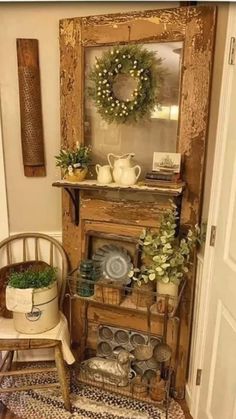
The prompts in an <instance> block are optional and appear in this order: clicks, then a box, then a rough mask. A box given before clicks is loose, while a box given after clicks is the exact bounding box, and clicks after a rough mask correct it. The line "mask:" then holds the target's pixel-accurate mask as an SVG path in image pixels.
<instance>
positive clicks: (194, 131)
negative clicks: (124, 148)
mask: <svg viewBox="0 0 236 419" xmlns="http://www.w3.org/2000/svg"><path fill="white" fill-rule="evenodd" d="M214 31H215V8H214V7H211V6H203V7H189V8H186V7H180V8H176V9H173V8H172V9H165V10H154V11H153V10H151V11H145V12H133V13H124V14H114V15H102V16H89V17H84V18H75V19H66V20H62V21H61V23H60V49H61V135H62V143H63V144H68V145H74V144H75V142H76V141H78V140H80V141H83V124H84V116H83V112H84V109H83V103H84V86H83V83H84V81H83V80H84V62H83V59H84V58H83V57H84V48H85V47H89V46H95V45H106V44H109V45H112V44H116V43H126V42H133V43H136V42H138V43H144V42H162V41H176V40H183V41H184V54H183V63H182V82H181V92H180V110H181V112H180V119H179V129H178V146H177V151H179V152H181V153H182V155H183V156H184V180H185V181H186V183H187V188H186V190H185V192H184V196H183V201H182V211H181V224H182V226H184V225H193V224H195V223H196V222H197V221H198V220H199V217H200V211H201V194H202V181H203V169H204V158H205V147H206V136H207V126H208V108H209V95H210V81H211V69H212V52H213V45H214ZM81 193H82V201H81V208H80V210H81V222H80V225H79V226H78V227H77V226H75V225H74V224H73V222H72V221H71V214H73V207H72V204H71V202H70V201H69V199H68V197H67V195H65V192H64V193H63V244H64V246H65V249H66V251H67V253H68V255H69V258H70V262H71V266H72V267H76V266H77V265H78V263H79V260H80V258H81V256H82V255H83V253H82V252H83V249H82V246H83V243H84V240H85V238H84V231H85V226H86V225H87V224H88V223H94V222H95V221H96V222H97V223H99V225H101V228H102V226H103V227H104V228H105V226H106V228H108V227H109V226H110V227H114V226H117V225H118V226H119V225H120V231H121V232H122V231H123V229H124V228H126V229H128V228H131V229H132V231H133V233H134V232H136V233H135V234H137V230H136V229H137V228H141V226H157V225H158V222H159V219H160V215H161V213H162V212H163V210H164V208H165V207H166V205H168V204H167V199H166V202H164V200H162V201H161V202H159V203H158V202H156V203H150V202H149V203H148V202H145V198H144V200H143V201H142V200H140V199H137V202H135V200H132V202H129V199H127V197H122V199H121V198H120V195H119V196H118V198H117V199H116V200H115V199H114V198H112V199H111V198H110V197H109V195H108V194H106V193H105V192H104V196H103V198H101V196H97V197H95V196H92V195H91V196H88V193H87V192H86V193H85V192H84V191H82V192H81ZM116 228H117V227H116ZM194 270H195V265H193V269H192V272H191V275H190V276H189V280H188V284H187V288H186V290H185V296H184V297H185V298H184V301H185V302H184V304H183V307H182V315H181V321H182V327H181V335H180V357H181V362H180V363H179V366H178V371H177V376H176V384H177V389H178V390H179V392H180V393H181V391H183V388H184V385H185V373H186V368H187V359H188V348H189V336H190V324H191V314H190V313H191V311H192V302H193V278H194ZM91 310H92V308H91ZM96 310H97V311H98V308H96ZM97 311H96V312H97ZM74 314H75V317H76V320H77V321H76V322H75V323H74V333H75V335H76V336H78V339H79V337H80V336H81V335H82V334H83V332H84V330H85V329H84V328H85V324H84V322H83V320H79V319H81V318H82V317H84V316H85V307H84V305H81V304H76V307H75V311H74ZM108 314H109V315H110V314H111V312H109V313H108ZM104 316H105V317H104ZM122 316H123V315H122V313H121V312H119V310H118V311H117V313H116V317H117V318H118V319H119V321H122ZM97 317H98V318H99V319H100V320H101V319H103V320H104V318H106V319H107V317H106V314H105V311H103V312H102V310H101V315H100V316H97ZM93 319H95V321H96V320H97V319H96V318H95V317H94V316H93ZM129 320H130V321H131V323H132V321H133V317H132V319H131V317H130V319H129ZM140 321H141V320H140ZM157 324H159V323H158V322H157ZM84 344H85V342H84V340H82V342H81V345H80V347H79V349H78V354H79V356H81V357H82V356H83V345H84Z"/></svg>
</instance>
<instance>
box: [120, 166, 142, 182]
mask: <svg viewBox="0 0 236 419" xmlns="http://www.w3.org/2000/svg"><path fill="white" fill-rule="evenodd" d="M136 170H138V172H137V174H136ZM140 174H141V167H140V166H138V165H136V166H133V167H122V168H121V176H120V184H121V185H124V186H132V185H135V183H136V182H137V180H138V178H139V176H140Z"/></svg>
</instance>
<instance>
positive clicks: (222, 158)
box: [197, 5, 236, 419]
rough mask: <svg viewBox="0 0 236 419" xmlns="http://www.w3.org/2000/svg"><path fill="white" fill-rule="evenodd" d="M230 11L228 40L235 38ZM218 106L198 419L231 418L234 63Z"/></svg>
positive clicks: (234, 362)
mask: <svg viewBox="0 0 236 419" xmlns="http://www.w3.org/2000/svg"><path fill="white" fill-rule="evenodd" d="M233 7H234V10H233V14H231V29H232V32H231V36H234V37H236V7H235V5H234V6H233ZM231 12H232V10H231ZM232 22H234V23H233V25H232ZM227 52H228V51H227ZM227 58H228V57H227ZM226 65H228V63H227V61H226ZM225 97H226V100H225ZM221 102H222V103H221V115H220V118H221V119H222V122H223V123H222V126H221V129H220V135H219V138H218V141H217V142H218V147H217V149H216V160H217V163H218V167H217V165H215V171H214V179H215V182H214V183H213V195H212V201H213V204H214V203H215V205H216V207H217V209H214V208H213V213H214V212H215V217H216V218H215V222H214V224H216V227H217V229H216V241H215V247H214V250H213V249H212V250H213V252H214V259H213V267H212V275H211V280H210V283H209V298H208V299H207V305H206V307H205V321H207V327H206V335H205V336H206V340H205V349H204V362H203V368H202V382H201V387H200V399H199V409H198V415H197V418H198V419H236V65H228V68H227V80H226V83H225V91H224V89H223V91H222V100H221ZM214 194H215V195H217V194H218V197H216V196H215V195H214ZM206 263H207V261H206ZM206 279H207V280H208V278H206Z"/></svg>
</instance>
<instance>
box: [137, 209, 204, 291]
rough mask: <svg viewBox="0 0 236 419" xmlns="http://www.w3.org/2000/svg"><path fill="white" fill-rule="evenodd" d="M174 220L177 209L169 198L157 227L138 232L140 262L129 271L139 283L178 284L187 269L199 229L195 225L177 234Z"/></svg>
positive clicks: (176, 218)
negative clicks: (157, 229)
mask: <svg viewBox="0 0 236 419" xmlns="http://www.w3.org/2000/svg"><path fill="white" fill-rule="evenodd" d="M177 222H178V212H177V209H176V206H175V205H174V204H173V202H172V204H171V208H170V209H167V210H166V211H165V213H164V214H163V216H162V219H161V223H160V228H159V231H158V232H156V231H153V230H150V229H149V230H144V231H143V233H142V234H141V236H140V239H139V246H140V248H141V252H142V255H141V258H142V262H143V264H142V266H141V268H140V269H139V268H135V269H132V270H131V271H130V273H129V276H130V277H131V278H132V279H133V280H134V281H137V283H138V284H139V285H141V284H142V283H143V282H144V283H147V282H149V281H162V282H164V283H168V282H173V283H176V284H179V283H180V281H181V280H182V278H183V277H184V275H186V273H187V272H188V270H189V266H190V263H191V254H192V251H193V249H194V248H195V247H196V246H197V244H198V243H201V238H200V229H199V227H198V225H196V226H195V227H194V228H193V229H189V230H188V232H187V234H186V235H185V237H182V238H180V237H179V236H177V235H176V229H177Z"/></svg>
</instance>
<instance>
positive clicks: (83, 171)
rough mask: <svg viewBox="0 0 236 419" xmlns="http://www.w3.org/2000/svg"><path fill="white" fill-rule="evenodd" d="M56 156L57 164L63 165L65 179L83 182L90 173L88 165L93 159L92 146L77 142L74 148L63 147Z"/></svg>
mask: <svg viewBox="0 0 236 419" xmlns="http://www.w3.org/2000/svg"><path fill="white" fill-rule="evenodd" d="M55 158H56V166H59V167H61V169H62V170H63V173H64V179H67V180H69V181H71V182H81V181H82V180H84V179H85V177H86V175H87V173H88V165H89V163H90V161H91V149H90V147H88V146H86V145H83V144H80V143H79V142H77V143H76V146H75V147H74V148H67V149H65V148H62V149H61V150H60V153H59V155H58V156H55Z"/></svg>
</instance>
